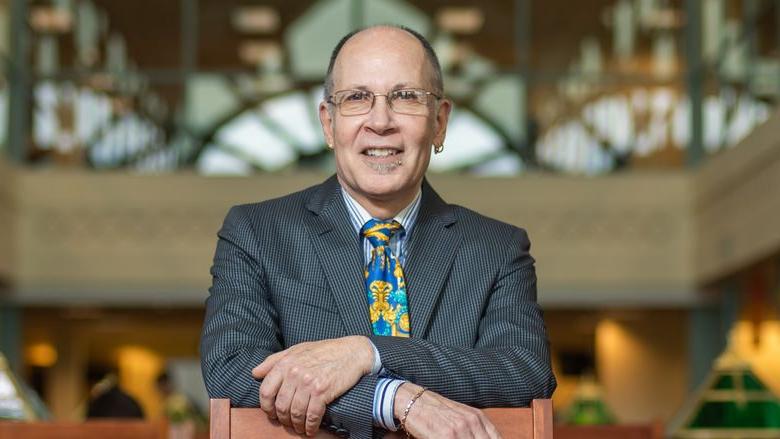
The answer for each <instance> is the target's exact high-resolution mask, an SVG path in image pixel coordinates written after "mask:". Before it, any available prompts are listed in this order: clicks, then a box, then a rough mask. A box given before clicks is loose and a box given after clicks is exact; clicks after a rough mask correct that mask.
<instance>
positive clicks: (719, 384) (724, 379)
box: [712, 375, 734, 390]
mask: <svg viewBox="0 0 780 439" xmlns="http://www.w3.org/2000/svg"><path fill="white" fill-rule="evenodd" d="M712 388H713V389H716V390H734V377H733V376H731V375H722V376H721V377H720V378H718V380H717V381H716V382H715V385H714V386H712Z"/></svg>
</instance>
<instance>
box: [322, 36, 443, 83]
mask: <svg viewBox="0 0 780 439" xmlns="http://www.w3.org/2000/svg"><path fill="white" fill-rule="evenodd" d="M429 70H430V67H429V65H428V61H427V59H426V57H425V51H424V49H423V47H422V44H421V43H420V42H419V41H418V40H417V38H415V37H414V36H412V35H411V34H409V33H408V32H406V31H403V30H400V29H392V28H390V29H385V28H378V29H369V30H366V31H363V32H360V33H358V34H356V35H355V36H354V37H352V38H351V39H350V40H349V41H347V43H346V44H344V47H343V48H342V49H341V52H340V53H339V55H338V58H337V59H336V64H335V65H334V69H333V82H334V85H335V86H336V89H344V88H357V87H366V88H369V89H372V90H384V89H388V88H392V87H396V86H406V87H429V86H430V75H429Z"/></svg>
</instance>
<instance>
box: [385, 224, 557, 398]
mask: <svg viewBox="0 0 780 439" xmlns="http://www.w3.org/2000/svg"><path fill="white" fill-rule="evenodd" d="M506 245H507V248H506V249H505V253H506V257H504V258H503V259H502V261H503V264H502V266H501V267H500V269H499V271H498V275H497V276H496V281H495V283H494V284H493V285H492V288H491V291H490V296H489V299H488V303H487V305H486V307H485V310H484V312H483V314H482V317H481V320H480V322H479V337H478V339H477V342H476V344H475V346H474V347H473V348H463V347H452V346H443V345H440V344H437V343H434V342H431V341H428V340H424V339H421V338H415V337H414V334H413V335H412V338H398V337H377V336H373V337H371V340H372V341H373V342H374V344H375V345H376V347H377V349H378V350H379V353H380V356H381V358H382V365H383V366H384V367H385V368H386V369H388V370H389V371H390V372H391V373H392V374H394V375H398V376H399V377H402V378H404V379H406V380H409V381H411V382H414V383H416V384H418V385H421V386H424V387H428V388H429V389H431V390H433V391H435V392H437V393H440V394H441V395H443V396H445V397H447V398H449V399H452V400H455V401H458V402H461V403H464V404H467V405H470V406H473V407H519V406H528V405H529V404H530V402H531V400H532V399H534V398H549V397H551V396H552V393H553V391H554V390H555V387H556V381H555V376H554V375H553V373H552V368H551V365H550V352H549V343H548V341H547V336H546V331H545V326H544V321H543V320H542V312H541V310H540V308H539V306H538V305H537V303H536V272H535V270H534V261H533V258H532V257H531V256H530V255H529V253H528V250H529V248H530V242H529V241H528V237H527V235H526V233H525V231H524V230H522V229H518V228H514V227H513V233H512V235H511V239H510V240H509V241H508V242H507V243H506ZM410 311H411V312H414V310H410Z"/></svg>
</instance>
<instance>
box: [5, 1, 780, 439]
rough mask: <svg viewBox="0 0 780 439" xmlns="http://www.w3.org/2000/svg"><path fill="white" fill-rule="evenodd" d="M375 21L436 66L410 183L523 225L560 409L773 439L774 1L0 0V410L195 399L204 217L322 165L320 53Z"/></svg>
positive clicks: (779, 126) (46, 412) (289, 187)
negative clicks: (426, 44) (438, 132)
mask: <svg viewBox="0 0 780 439" xmlns="http://www.w3.org/2000/svg"><path fill="white" fill-rule="evenodd" d="M380 23H395V24H403V25H406V26H409V27H411V28H414V29H416V30H417V31H419V32H421V33H422V34H424V35H425V36H427V37H428V38H429V39H430V40H431V42H432V43H433V45H434V47H435V49H436V51H437V53H438V54H439V57H440V59H441V63H442V67H443V69H444V72H445V91H446V94H447V96H449V97H450V98H451V99H452V100H453V101H454V103H455V108H454V112H453V115H452V117H451V121H450V126H449V130H448V136H447V141H446V142H445V151H444V153H443V154H440V155H436V156H434V158H433V160H432V163H431V168H430V172H429V178H430V180H431V181H432V183H433V185H434V186H435V187H436V188H437V189H438V191H439V192H440V193H441V194H442V196H443V197H444V198H445V199H447V200H448V201H449V202H453V203H458V204H463V205H466V206H468V207H470V208H472V209H475V210H478V211H480V212H482V213H484V214H487V215H490V216H493V217H497V218H500V219H502V220H505V221H508V222H510V223H513V224H516V225H518V226H521V227H524V228H526V229H527V230H528V232H529V234H530V238H531V241H532V254H533V255H534V256H535V257H536V259H537V273H538V276H539V302H540V303H541V304H542V306H543V307H544V309H545V312H546V313H545V318H546V322H547V325H548V330H549V334H550V339H551V343H552V352H553V360H554V365H555V370H556V375H557V377H558V382H559V387H558V390H557V392H556V394H555V399H554V402H555V405H556V421H557V422H560V423H564V424H566V423H568V424H618V425H624V424H640V425H651V424H652V425H655V426H661V428H662V429H663V430H664V431H666V432H667V433H668V434H670V435H671V434H676V435H684V434H686V432H688V433H690V431H692V430H694V429H696V428H705V429H706V428H715V429H728V428H732V427H739V428H765V429H769V430H771V431H774V432H775V433H777V434H778V436H761V437H780V403H778V399H777V395H778V394H780V372H779V371H780V320H778V311H779V310H780V226H778V224H780V219H778V218H780V115H778V113H777V110H776V103H777V101H778V98H779V97H780V1H777V0H579V1H577V2H572V1H570V0H544V1H542V0H483V1H467V0H427V1H423V0H317V1H290V0H286V1H282V0H268V1H251V0H134V1H117V0H29V1H25V0H0V58H1V59H2V69H1V70H0V75H1V77H0V352H2V354H3V355H4V356H5V358H6V359H7V361H6V363H7V365H6V366H5V367H0V370H3V372H2V373H0V415H3V414H4V417H8V418H13V417H22V415H21V414H22V413H28V417H29V413H36V414H37V416H38V417H48V418H49V419H55V420H74V421H76V420H82V419H84V417H85V416H86V414H87V411H88V405H89V401H90V399H94V398H95V395H96V392H99V391H100V389H101V387H100V385H98V386H97V387H96V386H94V384H95V383H96V382H98V381H100V380H103V381H102V383H103V385H105V382H106V381H105V380H106V379H107V378H106V377H108V379H109V382H110V380H111V379H113V380H114V382H115V383H116V385H117V386H118V387H119V388H121V389H122V390H123V392H125V393H126V394H127V395H128V396H129V397H131V398H132V399H133V400H135V401H136V402H137V404H138V405H139V406H140V407H141V409H142V411H143V414H144V416H145V417H146V418H147V419H151V420H156V419H162V418H166V417H167V418H168V419H169V420H170V419H175V418H176V416H178V415H177V414H176V413H174V412H175V410H174V409H171V408H170V404H169V403H170V401H169V400H170V399H171V394H172V393H175V394H176V395H178V396H179V397H181V398H183V399H186V401H187V403H188V404H189V406H190V409H191V410H192V411H193V412H200V413H205V412H207V399H206V396H205V391H204V389H203V384H202V382H201V379H200V375H199V374H200V370H199V361H198V339H199V331H200V327H201V323H202V318H203V300H204V298H205V297H206V295H207V288H208V286H209V284H210V276H209V267H210V264H211V258H212V256H213V252H214V246H215V243H216V231H217V230H218V228H219V226H220V224H221V221H222V219H223V218H224V215H225V213H226V212H227V209H228V208H229V207H230V206H231V205H233V204H237V203H244V202H252V201H258V200H262V199H267V198H270V197H275V196H279V195H283V194H286V193H289V192H292V191H295V190H298V189H301V188H304V187H306V186H309V185H311V184H315V183H317V182H320V181H322V180H323V179H324V178H326V177H327V176H328V175H329V174H330V173H332V172H333V171H334V165H333V160H332V155H331V154H330V153H329V152H328V150H327V149H326V147H325V143H324V139H323V138H322V134H321V132H320V128H319V122H318V120H317V114H316V110H317V104H318V102H319V100H320V99H321V93H322V87H321V83H322V79H323V77H324V73H325V69H326V67H327V62H328V58H329V55H330V51H331V49H332V48H333V46H334V45H335V43H336V42H337V41H338V40H339V39H340V37H341V36H343V35H344V34H345V33H347V32H349V31H350V30H352V29H355V28H358V27H361V26H366V25H372V24H380ZM0 366H2V362H0ZM163 373H165V375H164V377H166V378H167V380H168V381H166V382H165V383H164V384H163V385H161V382H162V381H161V380H160V379H159V378H160V377H161V376H163ZM5 375H7V376H8V377H9V378H8V380H7V381H8V383H11V384H13V385H10V384H9V385H5V384H3V383H4V381H3V376H5ZM4 385H5V387H3V386H4ZM12 387H14V388H17V389H18V388H26V390H18V391H17V393H18V394H24V395H28V397H26V398H17V399H18V400H21V401H26V402H23V403H18V404H17V403H14V402H13V401H14V397H13V396H9V395H13V394H14V392H13V391H11V390H8V389H10V388H12ZM3 389H6V390H5V393H3V392H4V391H3ZM171 389H173V390H171ZM4 395H5V396H4ZM31 395H38V396H39V399H40V401H39V402H38V403H33V402H30V401H32V400H34V399H35V398H34V397H33V396H31ZM3 398H5V400H4V399H3ZM3 401H5V402H3ZM14 404H16V405H14ZM33 406H36V407H38V408H37V409H32V408H31V407H33ZM172 413H173V414H172ZM187 416H190V415H187ZM192 416H193V417H197V416H199V415H192ZM0 417H3V416H0ZM759 424H760V425H759ZM772 429H774V430H772ZM770 434H771V433H770ZM729 437H735V436H729Z"/></svg>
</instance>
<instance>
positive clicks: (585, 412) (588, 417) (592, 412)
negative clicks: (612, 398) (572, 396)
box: [568, 400, 615, 425]
mask: <svg viewBox="0 0 780 439" xmlns="http://www.w3.org/2000/svg"><path fill="white" fill-rule="evenodd" d="M568 418H569V419H568V423H569V424H572V425H605V424H613V423H614V422H615V420H614V419H613V418H612V415H611V414H610V413H609V410H608V409H607V407H606V405H605V404H604V403H603V402H602V401H600V400H576V401H574V402H573V403H572V405H571V407H570V408H569V416H568Z"/></svg>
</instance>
